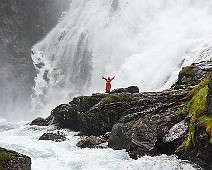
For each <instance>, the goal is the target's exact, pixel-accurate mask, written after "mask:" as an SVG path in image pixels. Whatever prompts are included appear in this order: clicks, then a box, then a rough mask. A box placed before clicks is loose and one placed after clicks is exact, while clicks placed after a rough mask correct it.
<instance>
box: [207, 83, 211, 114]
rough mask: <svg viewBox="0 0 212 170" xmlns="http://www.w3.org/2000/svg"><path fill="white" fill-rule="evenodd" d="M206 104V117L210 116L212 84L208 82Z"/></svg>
mask: <svg viewBox="0 0 212 170" xmlns="http://www.w3.org/2000/svg"><path fill="white" fill-rule="evenodd" d="M207 103H208V115H209V116H212V82H209V84H208V96H207Z"/></svg>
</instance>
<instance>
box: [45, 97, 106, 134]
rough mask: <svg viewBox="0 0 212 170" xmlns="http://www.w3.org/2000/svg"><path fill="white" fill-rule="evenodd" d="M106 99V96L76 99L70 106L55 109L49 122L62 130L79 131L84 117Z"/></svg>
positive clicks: (63, 105)
mask: <svg viewBox="0 0 212 170" xmlns="http://www.w3.org/2000/svg"><path fill="white" fill-rule="evenodd" d="M104 97H105V94H93V95H92V96H80V97H75V98H74V99H73V100H72V101H71V102H69V104H61V105H59V106H57V107H56V108H55V109H53V110H52V111H51V115H50V116H49V117H48V118H47V120H48V122H49V123H50V124H55V125H57V126H59V127H61V128H68V129H70V130H75V131H79V130H80V127H79V126H80V122H81V119H82V116H83V115H84V114H85V113H86V112H87V111H88V110H89V109H90V108H92V107H93V106H94V105H95V104H97V103H98V102H100V101H101V99H102V98H104Z"/></svg>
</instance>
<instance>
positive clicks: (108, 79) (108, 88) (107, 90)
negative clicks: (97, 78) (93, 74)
mask: <svg viewBox="0 0 212 170" xmlns="http://www.w3.org/2000/svg"><path fill="white" fill-rule="evenodd" d="M114 78H115V76H114V77H113V78H112V79H110V77H108V78H107V79H106V78H105V77H103V76H102V79H104V80H105V81H106V89H105V90H106V91H105V93H110V89H111V81H112V80H113V79H114Z"/></svg>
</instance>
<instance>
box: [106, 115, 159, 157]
mask: <svg viewBox="0 0 212 170" xmlns="http://www.w3.org/2000/svg"><path fill="white" fill-rule="evenodd" d="M156 129H157V128H156V124H155V123H154V122H151V121H150V120H145V119H139V120H137V121H132V122H128V123H125V124H123V123H117V124H115V125H114V126H113V129H112V131H111V135H110V138H109V142H108V146H109V147H111V148H113V149H118V150H119V149H126V150H127V151H130V152H131V153H133V152H134V153H133V155H134V156H135V151H137V154H138V155H140V156H141V155H146V154H148V155H152V154H153V153H154V146H155V144H156V141H157V132H156Z"/></svg>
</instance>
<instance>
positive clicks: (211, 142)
mask: <svg viewBox="0 0 212 170" xmlns="http://www.w3.org/2000/svg"><path fill="white" fill-rule="evenodd" d="M210 144H211V145H212V137H211V138H210Z"/></svg>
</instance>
